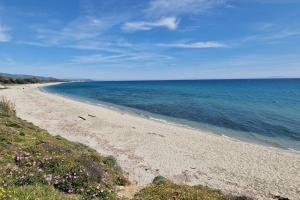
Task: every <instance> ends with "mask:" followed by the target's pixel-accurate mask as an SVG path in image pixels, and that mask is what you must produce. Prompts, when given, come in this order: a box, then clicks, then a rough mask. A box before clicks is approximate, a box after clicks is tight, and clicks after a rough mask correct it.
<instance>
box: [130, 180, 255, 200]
mask: <svg viewBox="0 0 300 200" xmlns="http://www.w3.org/2000/svg"><path fill="white" fill-rule="evenodd" d="M153 182H154V183H153V184H150V185H148V186H146V187H145V188H143V189H142V190H141V191H140V192H138V193H137V194H135V196H134V198H133V200H153V199H155V200H174V199H176V200H239V199H240V198H239V197H232V196H228V195H225V194H223V193H222V192H221V191H219V190H213V189H210V188H208V187H205V186H188V185H177V184H175V183H172V182H170V181H168V180H166V179H165V178H163V177H161V176H159V177H156V178H155V181H153ZM247 200H251V199H250V198H247Z"/></svg>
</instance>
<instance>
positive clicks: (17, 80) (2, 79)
mask: <svg viewBox="0 0 300 200" xmlns="http://www.w3.org/2000/svg"><path fill="white" fill-rule="evenodd" d="M57 81H59V80H58V79H52V78H51V79H50V78H49V79H43V80H42V79H39V78H36V77H30V78H14V77H9V76H3V75H0V83H2V84H31V83H46V82H57Z"/></svg>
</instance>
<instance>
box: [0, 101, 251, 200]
mask: <svg viewBox="0 0 300 200" xmlns="http://www.w3.org/2000/svg"><path fill="white" fill-rule="evenodd" d="M0 169H1V170H0V200H10V199H12V200H23V199H27V200H35V199H45V200H54V199H55V200H56V199H58V200H60V199H66V200H69V199H70V200H75V199H112V200H114V199H127V198H125V197H119V196H118V194H117V188H118V187H119V186H121V187H123V188H124V187H126V186H127V185H129V184H130V182H129V181H128V179H127V178H126V176H125V175H124V173H123V171H122V169H121V168H120V167H119V166H118V164H117V162H116V160H115V159H114V158H113V157H111V156H108V157H105V156H101V155H100V154H99V153H97V152H96V151H95V150H93V149H91V148H89V147H87V146H84V145H82V144H78V143H73V142H70V141H68V140H66V139H64V138H62V137H60V136H52V135H50V134H49V133H48V132H46V131H45V130H42V129H40V128H39V127H37V126H35V125H33V124H32V123H29V122H27V121H24V120H22V119H20V118H18V117H17V116H16V111H15V106H14V104H13V103H11V102H10V101H9V100H7V99H6V98H4V97H3V98H1V100H0ZM142 199H145V200H148V199H149V200H150V199H151V200H152V199H161V200H164V199H167V200H168V199H170V200H171V199H172V200H174V199H175V200H202V199H203V200H237V199H246V198H243V197H230V196H227V195H224V194H222V193H221V192H220V191H216V190H212V189H209V188H207V187H202V186H194V187H192V186H185V185H176V184H173V183H171V182H170V181H168V180H166V179H165V178H163V177H157V178H155V180H154V181H153V184H150V185H149V186H146V187H145V188H144V189H142V190H141V191H140V192H138V193H137V194H135V195H134V197H133V200H142Z"/></svg>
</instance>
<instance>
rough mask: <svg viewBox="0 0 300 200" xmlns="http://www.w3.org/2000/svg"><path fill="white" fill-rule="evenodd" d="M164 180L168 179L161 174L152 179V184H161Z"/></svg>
mask: <svg viewBox="0 0 300 200" xmlns="http://www.w3.org/2000/svg"><path fill="white" fill-rule="evenodd" d="M166 182H168V179H166V178H165V177H163V176H156V177H155V178H154V179H153V181H152V183H153V184H163V183H166Z"/></svg>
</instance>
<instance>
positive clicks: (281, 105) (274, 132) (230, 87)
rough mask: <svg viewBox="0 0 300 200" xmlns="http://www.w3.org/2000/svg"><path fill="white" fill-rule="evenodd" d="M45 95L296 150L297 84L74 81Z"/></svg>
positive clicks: (299, 144)
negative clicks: (50, 94)
mask: <svg viewBox="0 0 300 200" xmlns="http://www.w3.org/2000/svg"><path fill="white" fill-rule="evenodd" d="M45 90H46V91H48V92H53V93H57V94H61V95H66V96H69V97H72V98H76V99H80V100H85V101H89V102H92V103H96V104H97V103H99V104H107V105H113V106H116V107H118V106H119V108H122V109H126V108H128V110H131V111H134V112H135V113H139V114H143V115H146V116H148V117H153V118H160V119H165V120H168V121H174V122H177V123H181V124H185V125H188V126H192V127H195V128H205V129H208V130H211V131H212V132H215V133H217V134H222V135H226V136H230V137H235V138H238V139H241V140H247V141H254V142H258V143H262V144H266V145H271V146H276V147H282V148H290V149H294V150H300V79H266V80H263V79H260V80H254V79H253V80H187V81H111V82H74V83H64V84H60V85H54V86H50V87H47V88H45Z"/></svg>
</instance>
